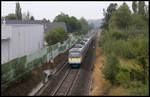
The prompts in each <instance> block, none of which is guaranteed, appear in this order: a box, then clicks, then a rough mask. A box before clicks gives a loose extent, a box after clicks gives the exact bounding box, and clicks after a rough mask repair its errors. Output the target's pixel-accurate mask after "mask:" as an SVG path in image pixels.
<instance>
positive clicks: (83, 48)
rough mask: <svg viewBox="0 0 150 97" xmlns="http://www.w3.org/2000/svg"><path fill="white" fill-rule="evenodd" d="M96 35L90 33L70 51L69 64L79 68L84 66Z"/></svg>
mask: <svg viewBox="0 0 150 97" xmlns="http://www.w3.org/2000/svg"><path fill="white" fill-rule="evenodd" d="M94 35H95V33H88V34H87V35H85V36H84V37H83V39H82V40H80V41H79V43H77V44H76V45H75V46H73V47H72V48H71V49H70V50H69V55H68V62H69V64H70V66H71V67H73V68H75V67H79V66H80V65H81V64H83V60H84V59H85V56H86V53H87V51H88V49H89V47H90V45H91V42H92V40H93V38H94Z"/></svg>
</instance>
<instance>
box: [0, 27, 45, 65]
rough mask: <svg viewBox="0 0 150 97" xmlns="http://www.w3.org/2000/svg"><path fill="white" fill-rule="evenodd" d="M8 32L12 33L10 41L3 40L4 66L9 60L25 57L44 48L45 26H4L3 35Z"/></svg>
mask: <svg viewBox="0 0 150 97" xmlns="http://www.w3.org/2000/svg"><path fill="white" fill-rule="evenodd" d="M8 28H9V29H8ZM10 29H11V30H10ZM7 31H10V32H11V37H10V39H3V38H1V46H2V47H1V48H2V49H1V52H2V55H1V58H2V62H1V63H2V64H3V63H5V62H7V61H8V60H11V59H14V58H17V57H21V56H24V55H29V54H31V53H34V52H37V51H38V50H40V49H41V48H43V43H44V28H43V25H40V24H18V25H17V24H11V25H2V34H4V33H6V32H7ZM5 36H6V35H5Z"/></svg>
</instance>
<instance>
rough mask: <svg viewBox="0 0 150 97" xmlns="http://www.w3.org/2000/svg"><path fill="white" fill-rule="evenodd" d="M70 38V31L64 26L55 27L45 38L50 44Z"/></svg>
mask: <svg viewBox="0 0 150 97" xmlns="http://www.w3.org/2000/svg"><path fill="white" fill-rule="evenodd" d="M67 38H68V33H67V32H66V31H65V30H64V28H62V27H53V28H52V29H51V30H50V31H49V32H46V36H45V40H46V42H47V43H48V44H49V45H53V44H56V43H57V42H63V41H65V40H66V39H67Z"/></svg>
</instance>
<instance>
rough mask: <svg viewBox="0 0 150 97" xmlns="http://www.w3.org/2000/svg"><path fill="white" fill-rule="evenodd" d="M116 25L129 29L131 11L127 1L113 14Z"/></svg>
mask: <svg viewBox="0 0 150 97" xmlns="http://www.w3.org/2000/svg"><path fill="white" fill-rule="evenodd" d="M113 15H114V18H112V19H115V20H111V21H115V23H116V25H117V27H118V28H120V29H127V28H128V27H129V26H130V24H131V11H130V9H129V7H128V5H127V4H126V3H124V4H123V5H121V6H120V7H119V8H118V9H117V10H116V11H115V13H114V14H113Z"/></svg>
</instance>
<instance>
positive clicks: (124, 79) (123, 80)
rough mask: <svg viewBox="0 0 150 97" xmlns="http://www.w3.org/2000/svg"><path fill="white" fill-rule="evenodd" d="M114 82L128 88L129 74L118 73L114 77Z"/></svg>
mask: <svg viewBox="0 0 150 97" xmlns="http://www.w3.org/2000/svg"><path fill="white" fill-rule="evenodd" d="M116 81H117V83H119V84H122V85H123V86H124V87H126V86H127V87H128V86H129V83H130V73H129V72H123V71H121V72H119V73H118V74H117V75H116Z"/></svg>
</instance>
